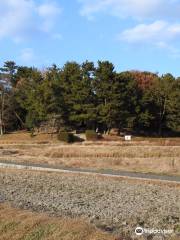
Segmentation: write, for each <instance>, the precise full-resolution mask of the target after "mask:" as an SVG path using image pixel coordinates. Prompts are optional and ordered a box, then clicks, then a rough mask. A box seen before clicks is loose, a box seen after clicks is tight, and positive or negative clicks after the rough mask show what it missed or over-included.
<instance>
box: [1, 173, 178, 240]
mask: <svg viewBox="0 0 180 240" xmlns="http://www.w3.org/2000/svg"><path fill="white" fill-rule="evenodd" d="M0 199H1V202H9V203H11V205H12V206H15V207H18V208H23V209H30V210H33V211H37V212H47V213H49V214H50V215H52V216H56V217H60V218H64V217H66V218H67V217H71V218H76V219H79V218H81V219H84V220H85V221H87V222H89V223H91V224H94V225H95V226H96V227H98V228H99V229H101V230H103V231H106V232H109V233H111V234H115V235H117V236H118V237H122V236H125V237H127V238H125V239H128V237H132V239H136V236H135V235H134V229H135V228H136V227H137V226H139V225H140V226H144V227H145V228H150V229H152V228H155V229H167V230H169V229H173V230H174V232H175V233H176V234H177V233H178V232H179V230H180V225H179V224H180V189H179V188H178V187H175V186H166V185H161V186H160V185H156V184H151V183H148V184H147V183H142V182H138V181H137V182H133V181H126V180H119V179H111V178H103V177H91V176H82V175H74V174H55V173H40V172H33V171H21V170H20V171H15V170H0ZM0 219H1V218H0ZM3 219H4V217H3ZM82 228H83V227H82ZM78 229H79V228H78V226H77V232H78V231H79V230H78ZM68 231H70V234H71V229H69V230H68V229H67V232H68ZM82 231H83V230H82ZM94 231H95V230H94ZM95 233H96V231H95ZM99 234H100V233H99ZM0 236H1V235H0ZM70 236H71V235H70ZM171 237H173V236H167V238H166V239H167V240H169V239H171ZM174 237H175V236H174ZM0 239H1V238H0ZM5 239H8V238H5ZM25 239H26V238H25ZM27 239H31V238H27ZM32 239H33V238H32ZM50 239H51V238H50ZM60 239H63V238H60ZM64 239H66V238H64ZM67 239H68V240H69V238H67ZM70 239H73V238H70ZM74 239H76V238H74ZM77 239H78V238H77ZM79 239H82V240H83V239H86V238H79ZM87 239H88V238H87ZM90 239H91V238H90ZM92 239H96V238H92ZM102 239H103V238H102ZM104 239H106V238H105V237H104ZM109 239H111V238H109ZM119 239H121V238H119ZM137 239H140V238H137ZM174 239H178V238H177V236H176V238H174Z"/></svg>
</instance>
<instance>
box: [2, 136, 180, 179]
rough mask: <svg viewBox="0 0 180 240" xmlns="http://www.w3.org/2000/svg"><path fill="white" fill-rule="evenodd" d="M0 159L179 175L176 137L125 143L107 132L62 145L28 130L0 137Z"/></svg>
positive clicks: (178, 153)
mask: <svg viewBox="0 0 180 240" xmlns="http://www.w3.org/2000/svg"><path fill="white" fill-rule="evenodd" d="M115 139H116V140H117V139H118V141H115ZM112 140H113V141H112ZM41 143H48V144H46V145H44V144H41ZM8 144H10V145H8ZM11 144H12V145H11ZM172 145H173V146H172ZM1 148H2V149H1ZM0 160H10V161H16V162H17V161H18V162H29V163H45V164H50V165H58V166H62V167H64V166H65V167H76V168H89V169H113V170H126V171H136V172H151V173H160V174H171V175H174V174H175V175H180V138H179V139H178V138H177V139H175V138H172V139H170V138H169V139H161V138H159V139H155V138H135V140H133V141H132V142H130V143H126V142H124V141H122V139H120V138H117V137H113V139H112V137H108V136H107V137H106V139H105V140H104V141H99V142H95V143H93V142H85V143H77V144H73V145H66V144H62V143H59V142H58V141H57V140H56V136H54V137H51V135H48V134H41V135H38V136H36V137H33V138H31V137H30V134H29V133H26V132H19V133H14V134H9V135H5V136H3V137H2V138H0Z"/></svg>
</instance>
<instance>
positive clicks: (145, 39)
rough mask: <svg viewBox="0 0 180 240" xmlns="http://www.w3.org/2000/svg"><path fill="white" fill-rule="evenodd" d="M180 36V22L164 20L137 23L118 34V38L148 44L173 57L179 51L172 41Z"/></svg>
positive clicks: (179, 53) (179, 54)
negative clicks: (172, 22)
mask: <svg viewBox="0 0 180 240" xmlns="http://www.w3.org/2000/svg"><path fill="white" fill-rule="evenodd" d="M179 37H180V24H170V23H168V22H166V21H155V22H153V23H151V24H138V25H137V26H135V27H134V28H130V29H126V30H124V31H123V32H122V33H120V34H119V35H118V39H119V40H121V41H125V42H126V43H130V44H136V45H137V44H141V45H145V44H150V45H152V46H155V47H157V48H160V49H163V50H165V51H167V52H169V53H170V54H171V56H173V57H179V56H180V51H179V49H178V48H176V47H174V45H173V44H174V42H175V41H177V40H178V39H179Z"/></svg>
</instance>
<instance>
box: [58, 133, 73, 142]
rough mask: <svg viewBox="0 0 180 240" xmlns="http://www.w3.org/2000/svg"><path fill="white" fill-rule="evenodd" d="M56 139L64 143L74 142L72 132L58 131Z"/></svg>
mask: <svg viewBox="0 0 180 240" xmlns="http://www.w3.org/2000/svg"><path fill="white" fill-rule="evenodd" d="M58 140H59V141H62V142H66V143H72V142H74V135H73V134H72V133H68V132H65V131H64V132H60V133H59V134H58Z"/></svg>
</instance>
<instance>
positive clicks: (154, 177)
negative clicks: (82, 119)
mask: <svg viewBox="0 0 180 240" xmlns="http://www.w3.org/2000/svg"><path fill="white" fill-rule="evenodd" d="M0 168H11V169H29V170H35V171H46V172H47V171H48V172H61V173H77V174H86V175H100V176H105V177H119V178H127V179H136V180H147V181H159V182H169V183H176V184H180V177H179V176H167V175H158V174H150V173H135V172H126V171H114V170H89V169H78V168H59V167H55V166H50V165H46V164H27V163H25V164H18V163H14V162H13V163H12V162H8V161H4V162H3V161H1V162H0Z"/></svg>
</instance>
